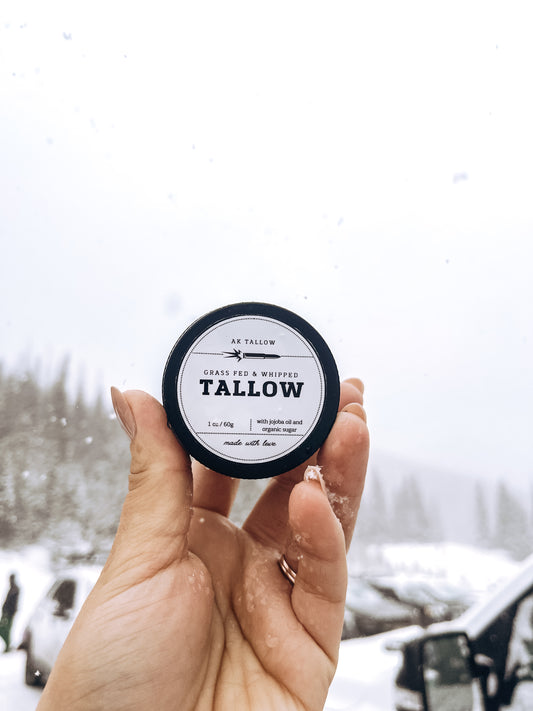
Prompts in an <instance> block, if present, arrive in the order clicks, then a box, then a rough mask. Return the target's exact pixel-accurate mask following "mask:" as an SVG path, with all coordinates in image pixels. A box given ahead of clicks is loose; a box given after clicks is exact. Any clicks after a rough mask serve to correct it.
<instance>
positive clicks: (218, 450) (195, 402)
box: [163, 302, 340, 479]
mask: <svg viewBox="0 0 533 711" xmlns="http://www.w3.org/2000/svg"><path fill="white" fill-rule="evenodd" d="M339 392H340V391H339V376H338V372H337V367H336V365H335V361H334V359H333V356H332V354H331V351H330V350H329V348H328V346H327V344H326V342H325V341H324V339H323V338H322V336H321V335H320V334H319V333H318V332H317V331H316V330H315V329H314V328H313V327H312V326H311V325H310V324H308V323H307V321H304V319H302V318H301V317H300V316H297V315H296V314H295V313H293V312H291V311H288V310H287V309H284V308H281V307H279V306H274V305H272V304H263V303H254V302H245V303H240V304H232V305H230V306H225V307H223V308H220V309H217V310H216V311H212V312H211V313H208V314H206V315H205V316H203V317H201V318H200V319H198V320H197V321H195V323H193V324H192V325H191V326H190V327H189V328H188V329H187V330H186V331H185V333H184V334H183V335H182V336H181V337H180V339H179V340H178V341H177V343H176V344H175V346H174V348H173V349H172V351H171V353H170V355H169V358H168V361H167V364H166V367H165V372H164V375H163V405H164V407H165V409H166V412H167V416H168V421H169V425H170V426H171V428H172V430H173V431H174V433H175V434H176V436H177V438H178V439H179V440H180V441H181V442H182V444H183V445H184V447H185V448H186V449H187V451H188V452H189V453H190V454H191V455H192V456H193V457H194V458H195V459H197V460H198V461H200V462H201V463H202V464H204V465H205V466H207V467H209V468H210V469H213V470H215V471H217V472H220V473H222V474H227V475H229V476H233V477H239V478H241V479H259V478H262V477H269V476H275V475H277V474H281V473H282V472H285V471H288V470H290V469H293V468H294V467H296V466H298V465H299V464H301V463H302V462H304V461H305V460H306V459H308V458H309V457H310V456H311V455H312V454H313V453H314V452H315V451H316V450H317V449H318V448H319V447H320V446H321V445H322V443H323V442H324V440H325V439H326V437H327V435H328V434H329V431H330V429H331V427H332V425H333V422H334V421H335V417H336V415H337V409H338V404H339Z"/></svg>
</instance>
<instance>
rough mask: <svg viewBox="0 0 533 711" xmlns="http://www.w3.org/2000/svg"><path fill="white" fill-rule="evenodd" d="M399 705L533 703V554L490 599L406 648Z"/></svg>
mask: <svg viewBox="0 0 533 711" xmlns="http://www.w3.org/2000/svg"><path fill="white" fill-rule="evenodd" d="M395 708H396V709H397V711H448V709H453V711H503V710H504V709H509V711H511V710H512V711H515V710H516V711H518V709H520V710H524V709H533V556H531V557H530V558H528V559H527V560H526V561H525V562H524V564H523V565H522V566H521V568H520V570H519V571H518V573H517V574H516V575H515V576H514V577H513V578H512V579H511V580H510V581H508V582H507V583H506V584H504V585H502V586H501V587H500V588H499V589H498V590H496V591H495V592H494V593H493V594H492V595H490V597H488V598H486V599H485V600H482V601H480V602H478V603H476V604H474V605H473V606H472V607H471V608H470V609H469V610H468V611H467V612H465V613H464V614H463V615H462V616H461V617H459V618H457V619H456V620H453V621H451V622H442V623H438V624H435V625H431V626H430V627H428V628H427V629H426V630H420V631H419V632H418V633H417V634H416V635H415V636H414V638H412V639H411V640H410V641H407V642H406V643H405V644H404V645H403V649H402V661H401V664H400V667H399V671H398V674H397V677H396V681H395Z"/></svg>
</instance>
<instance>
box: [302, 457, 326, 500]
mask: <svg viewBox="0 0 533 711" xmlns="http://www.w3.org/2000/svg"><path fill="white" fill-rule="evenodd" d="M304 481H317V482H318V483H319V484H320V486H321V487H322V491H323V492H324V494H325V495H326V496H327V495H328V490H327V489H326V483H325V481H324V477H323V476H322V472H321V471H320V467H319V466H318V465H316V464H315V465H313V466H309V467H307V469H306V470H305V472H304Z"/></svg>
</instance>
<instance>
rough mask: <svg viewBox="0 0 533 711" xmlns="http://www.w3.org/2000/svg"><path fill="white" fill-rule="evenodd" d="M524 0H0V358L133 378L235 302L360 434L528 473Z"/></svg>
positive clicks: (152, 369)
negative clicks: (283, 327)
mask: <svg viewBox="0 0 533 711" xmlns="http://www.w3.org/2000/svg"><path fill="white" fill-rule="evenodd" d="M530 18H531V6H530V3H528V2H509V1H506V2H504V1H502V2H468V1H464V0H463V2H447V3H429V2H401V3H398V2H392V1H391V2H356V1H355V2H354V1H351V2H330V3H325V2H323V3H313V2H269V3H261V4H259V3H251V2H241V3H238V2H224V3H217V2H195V3H171V2H167V3H165V2H158V1H157V0H156V1H155V2H152V3H150V4H149V5H146V4H145V5H141V4H140V3H129V2H125V1H124V2H123V1H118V2H108V1H106V2H104V1H103V0H93V1H92V2H90V3H88V2H72V1H70V0H68V1H67V0H65V1H64V2H60V1H59V0H49V1H48V2H44V3H43V2H42V1H40V0H34V1H32V2H30V1H28V0H4V2H3V3H2V10H1V11H0V156H1V157H0V195H1V196H2V197H1V201H0V230H1V231H0V239H1V247H2V251H1V258H0V304H1V307H0V308H1V311H0V358H1V360H2V361H3V362H4V363H7V364H8V365H9V367H14V366H16V365H17V366H19V367H21V366H24V364H25V363H26V364H27V363H35V362H37V361H40V362H41V363H42V367H43V370H44V371H45V372H46V371H47V370H50V369H52V368H53V367H55V366H56V365H57V363H58V362H60V360H61V358H62V357H63V356H64V354H67V353H68V354H71V355H72V371H73V379H74V380H75V381H77V380H79V379H80V378H83V379H84V380H85V381H86V383H87V386H88V388H89V390H94V388H95V387H102V388H105V389H106V390H107V388H108V387H109V386H110V385H112V384H114V385H117V386H119V387H122V388H126V387H137V386H139V387H143V388H145V389H148V390H149V391H150V392H152V393H153V394H154V395H156V396H160V380H161V375H162V371H163V367H164V363H165V359H166V356H167V355H168V352H169V350H170V348H171V346H172V345H173V343H174V341H175V340H176V338H177V336H178V335H179V334H180V333H181V331H182V330H183V329H184V328H185V327H186V326H187V325H188V324H189V323H190V321H191V320H193V319H194V318H196V317H198V316H200V315H202V314H203V313H205V312H206V311H208V310H210V309H211V308H215V307H217V306H221V305H224V304H227V303H232V302H235V301H242V300H262V301H270V302H273V303H278V304H280V305H282V306H286V307H288V308H291V309H293V310H295V311H296V312H298V313H299V314H301V315H302V316H304V317H305V318H307V319H308V320H309V321H310V322H311V323H313V324H314V325H315V326H316V327H317V328H318V329H319V330H320V331H321V332H322V333H323V335H324V337H325V338H326V340H327V341H328V342H329V344H330V346H331V349H332V351H333V352H334V354H335V356H336V359H337V362H338V365H339V370H340V372H341V375H342V376H348V375H358V376H360V377H362V378H363V379H364V380H365V382H366V386H367V409H368V413H369V421H370V424H371V428H372V433H373V444H374V447H375V448H376V450H384V451H388V452H392V453H394V454H398V455H400V456H404V457H407V458H409V459H413V460H416V461H419V462H420V461H421V462H428V463H431V464H435V465H438V466H440V467H443V468H448V469H451V470H455V471H460V472H464V473H465V474H468V473H471V474H476V475H481V476H490V477H491V478H493V479H495V478H498V477H505V478H510V479H513V480H514V481H516V482H519V483H521V484H523V485H526V484H527V483H528V482H529V480H530V478H531V474H532V473H533V448H532V445H531V439H532V436H531V433H532V430H533V373H532V368H531V363H532V362H533V315H532V308H533V307H532V304H533V279H532V278H531V274H532V260H533V198H532V196H533V172H532V170H531V166H532V165H533V138H532V136H533V131H532V129H531V127H532V126H533V102H532V100H531V91H530V87H531V82H532V77H531V74H532V67H533V44H532V42H531V36H530V27H531V23H530Z"/></svg>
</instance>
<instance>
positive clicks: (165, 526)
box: [108, 388, 192, 575]
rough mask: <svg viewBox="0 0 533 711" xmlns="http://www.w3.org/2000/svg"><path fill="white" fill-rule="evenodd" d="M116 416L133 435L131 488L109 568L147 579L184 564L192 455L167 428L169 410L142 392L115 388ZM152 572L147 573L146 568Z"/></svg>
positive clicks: (190, 494) (113, 389)
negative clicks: (159, 572)
mask: <svg viewBox="0 0 533 711" xmlns="http://www.w3.org/2000/svg"><path fill="white" fill-rule="evenodd" d="M111 399H112V401H113V407H114V408H115V412H116V414H117V418H118V420H119V422H120V424H121V425H122V427H123V428H124V430H125V431H126V433H127V434H128V436H129V437H130V440H131V444H130V451H131V468H130V477H129V490H128V494H127V496H126V499H125V501H124V506H123V508H122V513H121V517H120V522H119V527H118V531H117V535H116V537H115V541H114V544H113V549H112V551H111V555H110V558H109V560H108V563H109V565H111V566H115V565H116V566H119V568H120V569H121V570H124V567H125V568H126V569H131V568H133V567H134V568H135V570H136V571H139V569H140V568H143V569H144V574H145V575H153V574H154V573H156V572H157V571H158V570H161V569H162V568H165V567H167V566H169V565H171V564H172V563H174V562H179V561H180V560H182V559H183V558H184V557H185V556H186V555H187V552H188V546H187V543H188V541H187V538H188V531H189V525H190V521H191V513H192V508H191V507H192V474H191V463H190V458H189V456H188V454H187V453H186V452H185V450H184V449H183V448H182V447H181V446H180V444H179V443H178V441H177V440H176V438H175V437H174V435H173V433H172V432H171V430H170V429H169V428H168V426H167V415H166V412H165V410H164V408H163V407H162V406H161V405H160V404H159V403H158V402H157V400H155V399H154V398H153V397H151V396H150V395H148V394H146V393H144V392H141V391H139V390H130V391H127V392H125V393H121V392H120V391H119V390H117V389H116V388H112V389H111ZM146 568H148V570H146Z"/></svg>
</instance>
